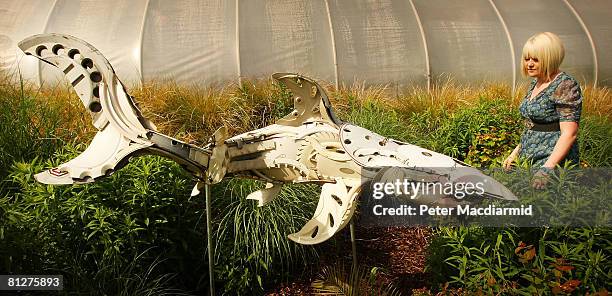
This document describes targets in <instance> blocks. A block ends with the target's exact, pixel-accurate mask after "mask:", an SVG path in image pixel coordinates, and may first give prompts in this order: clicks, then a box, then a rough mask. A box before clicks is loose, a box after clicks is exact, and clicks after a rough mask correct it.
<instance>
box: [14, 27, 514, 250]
mask: <svg viewBox="0 0 612 296" xmlns="http://www.w3.org/2000/svg"><path fill="white" fill-rule="evenodd" d="M19 47H20V48H21V49H22V50H23V51H24V52H25V54H26V55H31V56H34V57H36V58H38V59H40V60H41V61H43V62H45V63H48V64H51V65H53V66H55V67H57V68H59V70H60V71H62V73H63V74H64V76H65V78H66V79H67V80H68V81H69V82H70V83H71V85H72V86H73V88H74V89H75V91H76V93H77V95H78V96H79V98H80V99H81V101H82V103H83V105H84V106H85V108H86V109H87V111H88V112H89V113H90V115H91V118H92V121H93V125H94V126H95V127H96V128H97V129H98V132H97V134H96V135H95V137H94V138H93V140H92V142H91V144H90V145H89V146H88V148H87V149H86V150H85V151H84V152H82V153H81V154H80V155H78V156H77V157H76V158H74V159H72V160H70V161H68V162H66V163H64V164H62V165H60V166H58V167H56V168H52V169H49V170H47V171H44V172H41V173H39V174H37V175H36V176H35V177H36V180H37V181H38V182H41V183H45V184H58V185H59V184H65V185H66V184H79V183H89V182H95V181H98V180H99V179H101V178H103V177H105V176H108V175H110V174H112V173H113V172H114V171H116V170H118V169H120V168H121V167H123V166H124V165H125V164H126V163H127V162H128V160H129V158H130V157H133V156H136V155H143V154H158V155H162V156H165V157H168V158H170V159H172V160H174V161H176V162H178V163H179V164H180V165H182V166H183V167H184V168H185V169H186V170H188V171H189V172H190V173H192V174H193V175H194V176H195V177H196V178H197V179H198V180H199V181H198V184H196V185H195V187H194V190H193V193H192V194H194V195H196V194H198V193H199V189H200V188H201V187H202V186H203V185H204V184H215V183H218V182H220V181H221V180H223V179H224V178H229V177H240V178H252V179H257V180H261V181H264V182H266V186H265V188H263V189H261V190H259V191H256V192H253V193H251V194H249V195H248V197H247V198H249V199H253V200H256V201H257V202H258V203H259V205H260V206H265V205H266V204H268V203H269V202H270V201H272V200H273V199H274V198H275V197H276V196H277V195H278V194H279V192H280V190H281V187H282V186H283V184H287V183H317V184H320V185H321V195H320V197H319V203H318V205H317V208H316V210H315V213H314V215H313V217H312V218H311V219H310V220H309V221H308V222H307V223H306V224H305V225H304V226H303V227H302V229H301V230H300V231H299V232H297V233H294V234H290V235H289V239H291V240H293V241H295V242H297V243H301V244H318V243H321V242H323V241H325V240H327V239H329V238H330V237H332V236H333V235H334V234H336V233H337V232H338V231H340V230H341V229H343V228H344V227H345V226H346V225H347V224H348V222H349V221H350V219H351V217H352V216H353V213H354V211H355V207H356V204H357V199H358V196H359V194H360V192H361V191H362V189H363V187H364V185H365V184H367V183H368V182H369V181H370V180H372V179H373V178H374V177H375V176H376V174H377V172H378V170H379V168H380V167H400V168H407V169H410V168H418V167H428V168H436V169H434V170H432V171H430V172H429V173H430V174H433V175H436V176H444V178H446V179H447V180H448V181H450V182H453V181H456V180H462V179H465V178H469V177H473V176H477V177H478V178H485V179H487V181H489V182H488V184H489V185H488V186H487V188H485V189H486V194H488V195H489V196H493V197H497V198H501V199H509V200H515V199H516V197H515V196H514V195H513V194H512V192H510V191H509V190H508V189H506V188H505V187H504V186H503V185H501V184H499V183H498V182H497V181H495V180H493V179H491V178H489V177H487V176H485V175H483V174H482V173H481V172H480V171H479V170H477V169H474V168H469V166H468V165H466V164H465V163H462V162H460V161H458V160H456V159H453V158H451V157H449V156H446V155H443V154H440V153H437V152H434V151H430V150H427V149H424V148H421V147H418V146H415V145H411V144H408V143H403V142H399V141H396V140H393V139H390V138H387V137H384V136H382V135H378V134H376V133H374V132H371V131H369V130H367V129H364V128H361V127H359V126H356V125H352V124H350V123H344V122H342V121H340V120H339V119H338V118H337V117H336V115H335V114H334V112H333V110H332V106H331V104H330V102H329V99H328V96H327V93H326V91H325V89H324V88H322V87H321V86H320V85H319V84H318V83H316V82H315V81H314V80H312V79H310V78H307V77H304V76H301V75H298V74H292V73H277V74H274V75H273V76H272V77H273V79H274V80H276V81H277V82H278V83H281V84H283V85H285V86H286V87H287V88H288V89H290V90H291V92H292V94H293V102H294V110H293V111H292V112H291V113H289V114H288V115H286V116H285V117H283V118H281V119H280V120H278V121H277V122H276V123H275V124H272V125H269V126H266V127H264V128H261V129H257V130H253V131H250V132H247V133H243V134H240V135H236V136H232V137H229V136H228V134H227V132H226V130H225V129H224V128H220V129H219V130H217V131H216V132H215V133H214V134H213V136H212V137H211V139H210V140H209V141H208V143H207V144H206V145H204V146H203V147H198V146H194V145H191V144H188V143H184V142H181V141H179V140H177V139H173V138H171V137H169V136H166V135H163V134H161V133H159V132H157V131H156V127H155V125H154V124H152V123H151V122H150V121H149V120H147V119H146V118H144V116H143V115H142V114H141V112H140V111H139V110H138V108H137V106H136V104H135V102H134V101H133V99H132V97H131V96H130V95H129V94H128V93H127V91H126V89H125V87H124V85H123V84H122V83H121V81H120V80H119V78H118V77H117V75H116V74H115V72H114V70H113V68H112V66H111V64H110V63H109V62H108V60H107V59H106V58H105V57H104V56H103V55H102V54H101V53H100V52H99V51H98V50H96V49H95V48H94V47H93V46H91V45H90V44H88V43H86V42H85V41H82V40H80V39H77V38H75V37H72V36H68V35H62V34H43V35H35V36H32V37H29V38H27V39H25V40H23V41H22V42H20V43H19ZM457 168H463V169H461V170H458V169H457ZM421 173H422V172H421Z"/></svg>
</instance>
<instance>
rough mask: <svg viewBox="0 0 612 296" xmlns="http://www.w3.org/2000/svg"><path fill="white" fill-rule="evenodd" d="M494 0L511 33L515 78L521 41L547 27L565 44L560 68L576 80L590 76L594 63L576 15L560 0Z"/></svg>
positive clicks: (589, 77)
mask: <svg viewBox="0 0 612 296" xmlns="http://www.w3.org/2000/svg"><path fill="white" fill-rule="evenodd" d="M494 2H495V4H496V5H497V8H498V9H499V11H500V14H501V15H502V17H503V18H504V20H505V21H506V24H507V25H508V29H509V31H510V35H511V36H512V40H513V43H514V50H515V53H516V59H517V72H518V73H519V75H518V78H519V79H520V78H521V75H520V73H521V67H522V63H521V62H522V61H521V52H522V50H523V45H524V44H525V42H526V41H527V39H529V37H531V36H532V35H534V34H536V33H539V32H546V31H548V32H553V33H555V34H557V35H559V38H561V40H562V41H563V44H564V46H565V59H564V62H563V64H562V65H561V70H563V71H565V72H567V73H568V74H570V75H572V76H574V77H575V78H576V79H578V80H579V81H580V82H585V81H592V80H593V78H594V77H593V66H594V65H593V55H592V53H591V46H590V44H589V40H588V38H587V35H586V33H585V32H584V30H583V29H582V27H581V26H580V23H579V22H578V20H577V18H576V16H575V15H574V14H573V13H572V11H571V10H570V9H569V8H568V7H567V5H566V4H565V2H564V1H558V0H539V1H533V0H495V1H494ZM607 19H609V18H607ZM601 21H604V20H603V19H602V20H601ZM608 22H609V20H608ZM608 26H609V25H608ZM608 63H610V62H608ZM519 81H520V80H519ZM522 81H525V80H522Z"/></svg>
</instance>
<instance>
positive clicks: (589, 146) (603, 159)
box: [578, 116, 612, 167]
mask: <svg viewBox="0 0 612 296" xmlns="http://www.w3.org/2000/svg"><path fill="white" fill-rule="evenodd" d="M610 125H611V124H610V121H608V120H606V118H604V117H600V116H587V117H583V118H582V119H581V122H580V131H579V133H578V144H579V149H580V160H581V162H584V164H585V165H586V166H589V167H612V140H611V139H612V128H610Z"/></svg>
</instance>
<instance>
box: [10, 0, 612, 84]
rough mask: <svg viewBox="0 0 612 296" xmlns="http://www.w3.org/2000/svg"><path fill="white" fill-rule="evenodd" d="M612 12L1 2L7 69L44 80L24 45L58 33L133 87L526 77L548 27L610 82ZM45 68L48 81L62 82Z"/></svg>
mask: <svg viewBox="0 0 612 296" xmlns="http://www.w3.org/2000/svg"><path fill="white" fill-rule="evenodd" d="M611 16H612V1H609V0H584V1H582V0H466V1H453V0H356V1H341V0H311V1H308V0H286V1H278V0H181V1H169V0H167V1H164V0H107V1H100V0H0V67H1V68H3V69H7V68H8V69H10V71H15V72H16V67H15V66H16V65H17V63H19V65H20V71H21V74H22V75H23V76H24V77H26V78H32V77H35V78H38V76H39V75H38V74H39V65H40V64H39V63H38V62H37V61H36V60H34V59H33V58H31V57H24V56H23V55H22V53H21V52H20V51H19V49H18V48H17V46H16V45H17V42H19V41H20V40H22V39H23V38H25V37H28V36H30V35H34V34H40V33H44V32H47V33H51V32H56V33H65V34H70V35H74V36H76V37H78V38H81V39H84V40H86V41H87V42H89V43H91V44H92V45H93V46H95V47H97V48H98V49H99V50H100V51H101V52H102V53H103V54H104V55H105V56H106V57H107V58H108V59H109V60H110V62H111V64H112V65H113V66H114V68H115V70H116V71H117V73H118V74H119V77H120V78H121V79H123V80H124V81H126V82H128V83H131V82H135V83H138V82H141V81H148V80H152V79H158V78H171V79H174V80H177V81H179V82H187V83H198V84H202V85H208V84H213V83H216V82H226V81H234V82H235V81H237V80H238V78H239V77H246V78H261V77H270V74H272V73H274V72H285V71H287V72H298V73H301V74H304V75H308V76H311V77H313V78H315V79H317V80H319V81H328V82H331V83H336V82H338V83H339V84H340V85H342V84H346V85H350V84H352V83H354V82H355V81H357V82H365V83H366V84H387V83H391V84H393V86H396V87H398V89H399V88H401V87H403V86H409V85H422V86H425V85H427V81H428V78H431V79H433V80H439V79H440V78H441V77H442V79H445V76H446V75H450V76H452V77H454V78H455V79H456V80H459V81H460V82H474V81H482V80H488V81H497V80H501V81H504V82H507V83H512V82H513V80H514V77H516V80H517V81H516V82H518V83H520V82H524V81H526V79H524V78H521V63H522V61H521V50H522V47H523V44H524V43H525V41H526V40H527V38H529V37H530V36H532V35H534V34H536V33H538V32H543V31H551V32H554V33H557V34H558V35H559V36H560V37H561V39H562V40H563V42H564V44H565V47H566V57H565V61H564V63H563V65H562V70H564V71H566V72H568V73H569V74H571V75H573V76H574V77H576V78H577V79H578V80H580V81H581V82H588V83H589V84H590V83H592V82H593V80H594V79H595V78H596V76H597V79H598V84H599V85H603V86H610V85H612V22H610V17H611ZM580 20H582V22H583V23H584V27H583V24H582V23H581V22H580ZM504 24H505V25H506V26H505V27H504ZM505 28H507V32H506V30H505ZM589 35H590V37H591V39H589ZM510 40H511V41H512V42H510ZM425 44H426V45H427V46H425ZM592 44H593V46H592ZM512 51H514V56H513V55H512ZM594 53H596V55H595V54H594ZM513 60H514V66H513ZM40 67H41V68H42V69H43V73H42V77H43V78H44V80H45V81H50V80H55V79H56V78H53V77H59V75H57V74H56V73H57V72H56V71H49V70H48V69H46V68H48V66H47V65H42V66H40ZM428 74H430V75H431V76H428ZM37 80H38V79H37ZM434 83H435V81H434Z"/></svg>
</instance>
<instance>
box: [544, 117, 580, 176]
mask: <svg viewBox="0 0 612 296" xmlns="http://www.w3.org/2000/svg"><path fill="white" fill-rule="evenodd" d="M559 127H560V128H561V136H559V140H557V143H556V144H555V148H554V149H553V151H552V153H551V154H550V156H549V157H548V159H547V160H546V163H544V165H543V167H546V168H549V169H554V168H555V166H556V165H557V164H559V162H560V161H561V160H563V159H564V158H565V156H567V154H568V153H569V151H570V149H571V148H572V145H573V144H574V142H575V141H576V137H577V135H578V122H573V121H562V122H559Z"/></svg>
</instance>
